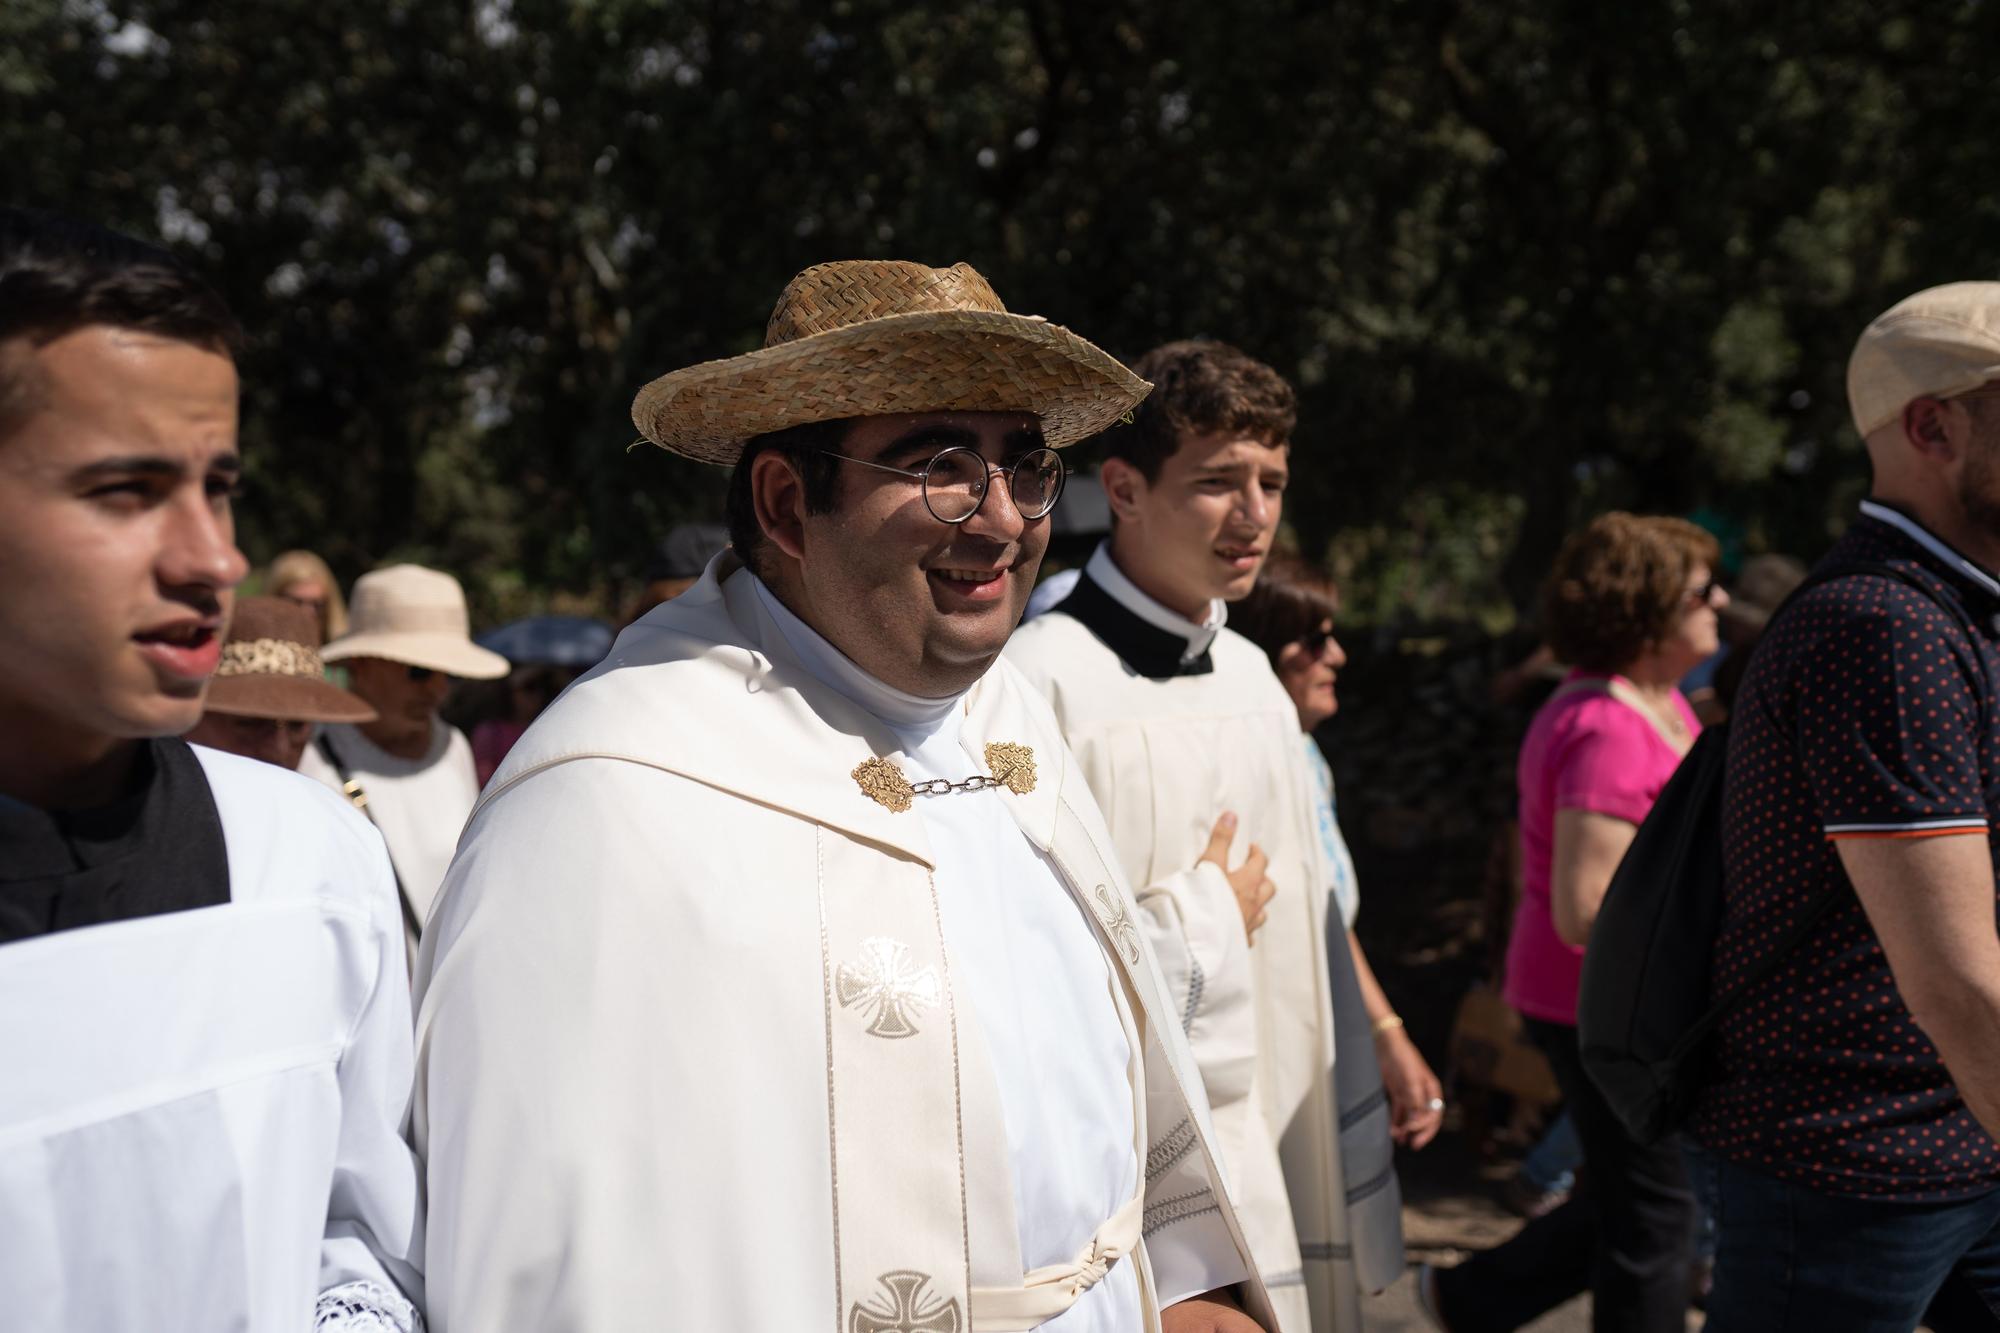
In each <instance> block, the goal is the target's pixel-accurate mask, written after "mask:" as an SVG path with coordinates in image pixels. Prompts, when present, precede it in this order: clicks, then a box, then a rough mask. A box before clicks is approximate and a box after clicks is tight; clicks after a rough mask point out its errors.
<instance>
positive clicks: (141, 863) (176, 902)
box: [0, 739, 230, 945]
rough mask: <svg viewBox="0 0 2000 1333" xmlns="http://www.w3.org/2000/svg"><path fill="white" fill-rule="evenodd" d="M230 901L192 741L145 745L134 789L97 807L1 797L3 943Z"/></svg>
mask: <svg viewBox="0 0 2000 1333" xmlns="http://www.w3.org/2000/svg"><path fill="white" fill-rule="evenodd" d="M229 900H230V894H229V853H228V849H227V847H226V846H225V845H224V844H223V838H222V817H221V815H220V814H219V813H218V812H217V811H216V808H215V797H214V796H213V795H212V794H211V793H210V792H209V789H208V775H207V774H206V773H204V772H203V771H202V767H201V761H200V760H199V759H197V758H195V756H194V751H192V750H191V749H189V748H188V744H187V742H186V741H182V740H177V739H176V740H150V741H146V742H144V743H143V745H142V748H141V750H140V754H139V759H138V763H137V765H136V766H135V768H134V771H133V775H132V785H131V787H130V788H129V789H128V790H127V791H126V793H125V794H124V795H123V796H121V797H119V798H118V799H117V800H115V801H113V802H111V803H110V804H109V805H104V806H99V807H97V808H96V809H92V810H72V811H48V810H42V809H38V808H36V807H34V806H31V805H24V804H22V803H21V802H19V801H13V800H9V799H7V798H6V797H0V945H4V944H7V943H9V942H10V941H14V940H22V939H31V938H33V937H34V936H37V935H47V934H50V933H52V932H55V931H59V930H74V929H76V928H78V927H80V926H96V925H103V924H105V923H107V922H111V921H126V920H130V919H132V918H134V917H142V916H155V915H158V914H159V913H162V912H182V911H187V910H189V909H191V908H196V907H212V906H216V905H217V904H220V903H226V902H228V901H229Z"/></svg>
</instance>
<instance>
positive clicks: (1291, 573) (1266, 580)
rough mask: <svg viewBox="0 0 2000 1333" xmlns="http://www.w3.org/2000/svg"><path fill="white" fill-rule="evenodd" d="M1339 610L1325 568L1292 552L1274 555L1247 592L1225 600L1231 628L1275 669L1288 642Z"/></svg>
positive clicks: (1306, 633) (1337, 599)
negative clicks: (1234, 600)
mask: <svg viewBox="0 0 2000 1333" xmlns="http://www.w3.org/2000/svg"><path fill="white" fill-rule="evenodd" d="M1339 610H1340V591H1339V589H1338V588H1336V587H1335V586H1334V583H1333V580H1332V579H1330V578H1328V577H1327V575H1326V571H1325V570H1323V569H1321V568H1320V567H1319V566H1317V565H1314V564H1311V563H1309V562H1307V561H1305V560H1303V559H1301V558H1300V557H1298V556H1295V555H1274V556H1272V557H1271V558H1270V559H1269V560H1268V561H1266V562H1265V564H1264V568H1263V570H1262V571H1261V572H1260V573H1259V574H1258V575H1257V584H1256V586H1255V587H1253V588H1251V589H1250V592H1249V594H1248V595H1247V596H1245V597H1244V598H1243V600H1241V601H1239V602H1231V603H1230V604H1229V628H1231V629H1233V630H1235V631H1236V632H1237V633H1238V634H1241V635H1242V636H1243V637H1244V638H1246V639H1248V640H1250V642H1252V643H1254V644H1256V645H1257V646H1258V647H1259V648H1262V649H1263V650H1264V656H1266V657H1268V658H1270V659H1271V665H1272V666H1273V667H1274V668H1275V667H1276V666H1277V665H1278V654H1280V653H1282V652H1284V651H1285V648H1286V646H1287V645H1289V644H1294V643H1297V642H1298V641H1299V640H1301V639H1303V638H1305V637H1306V635H1308V634H1311V633H1312V632H1313V631H1314V630H1316V629H1318V628H1319V627H1320V625H1321V623H1322V622H1324V621H1328V620H1332V619H1333V618H1334V616H1335V614H1336V613H1338V612H1339Z"/></svg>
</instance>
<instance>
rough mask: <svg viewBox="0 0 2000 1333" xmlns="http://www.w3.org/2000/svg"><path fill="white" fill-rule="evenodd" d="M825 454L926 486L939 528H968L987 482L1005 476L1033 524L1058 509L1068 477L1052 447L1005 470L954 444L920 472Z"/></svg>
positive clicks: (1029, 454) (928, 506)
mask: <svg viewBox="0 0 2000 1333" xmlns="http://www.w3.org/2000/svg"><path fill="white" fill-rule="evenodd" d="M824 452H825V454H826V456H827V457H828V458H841V459H845V460H846V461H848V462H850V463H859V464H861V466H863V467H872V468H874V469H875V470H876V471H877V472H893V473H895V474H896V475H897V476H899V477H908V478H910V479H911V480H913V481H917V482H920V483H922V485H923V491H924V508H926V509H928V510H930V511H931V517H932V518H934V519H936V520H937V521H938V522H940V523H953V524H957V523H964V522H967V521H969V520H970V519H971V518H972V516H973V515H974V514H976V513H978V512H979V510H980V508H981V507H982V506H984V505H985V503H986V493H987V491H988V490H990V489H991V487H990V486H989V484H988V483H989V482H990V481H991V480H992V477H993V474H994V473H996V472H997V473H1002V474H1005V476H1006V478H1007V493H1008V495H1009V496H1011V497H1012V498H1013V501H1014V508H1015V509H1016V510H1018V511H1019V512H1020V515H1021V517H1022V518H1024V519H1027V520H1028V521H1029V522H1033V521H1034V520H1036V519H1038V518H1041V517H1042V516H1043V515H1045V514H1047V513H1048V512H1049V511H1050V510H1051V509H1054V508H1055V507H1056V501H1057V500H1060V499H1061V498H1062V491H1063V482H1064V481H1065V480H1066V479H1067V478H1068V476H1069V470H1068V469H1067V468H1065V467H1064V466H1063V462H1062V459H1061V458H1060V457H1059V456H1058V455H1057V454H1056V451H1055V450H1053V449H1048V448H1042V449H1031V450H1029V451H1028V452H1027V453H1025V454H1023V455H1021V456H1020V457H1019V458H1017V459H1015V460H1014V461H1013V462H1012V463H1009V464H1007V465H1006V466H1005V467H995V466H993V465H992V464H990V463H988V462H987V461H986V459H985V458H984V457H982V456H981V454H980V453H979V451H978V450H977V449H971V448H968V447H966V446H965V445H962V444H955V445H953V446H952V447H951V448H949V449H945V450H941V451H940V452H938V453H937V454H936V455H934V456H933V457H932V458H931V461H930V462H928V463H926V464H924V466H923V468H922V469H921V470H919V471H915V472H912V471H911V470H910V469H908V468H900V467H890V466H889V465H888V464H887V463H872V462H870V461H869V460H867V459H865V458H856V457H854V456H853V455H852V454H837V453H835V452H833V450H831V449H828V450H825V451H824Z"/></svg>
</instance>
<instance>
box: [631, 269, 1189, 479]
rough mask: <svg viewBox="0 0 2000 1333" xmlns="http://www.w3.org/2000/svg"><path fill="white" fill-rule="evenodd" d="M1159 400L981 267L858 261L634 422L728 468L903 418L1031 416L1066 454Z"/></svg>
mask: <svg viewBox="0 0 2000 1333" xmlns="http://www.w3.org/2000/svg"><path fill="white" fill-rule="evenodd" d="M1152 387H1153V386H1152V385H1150V384H1148V383H1146V381H1144V380H1142V379H1140V378H1139V377H1138V376H1136V375H1134V374H1133V373H1132V372H1131V371H1129V370H1127V369H1126V368H1125V367H1124V366H1122V365H1120V364H1119V363H1118V361H1117V359H1116V358H1115V357H1112V356H1110V355H1109V354H1107V353H1105V352H1104V351H1102V350H1100V349H1099V348H1097V347H1095V346H1093V345H1092V344H1091V343H1089V342H1086V341H1085V340H1084V339H1082V338H1079V337H1077V336H1076V335H1075V334H1074V333H1071V332H1070V331H1069V330H1068V329H1065V328H1063V327H1062V326H1061V325H1059V324H1051V323H1049V322H1048V321H1047V320H1045V319H1043V318H1041V317H1040V316H1039V315H1014V314H1009V313H1008V312H1007V307H1006V306H1004V305H1002V304H1001V303H1000V298H999V297H998V296H996V295H994V293H993V289H992V288H991V287H990V286H988V285H987V283H986V279H984V278H982V277H980V276H979V274H978V273H976V272H974V271H973V269H972V268H971V266H970V265H967V264H953V265H952V266H951V267H950V268H928V267H926V266H925V265H923V264H912V263H906V262H903V261H900V260H878V259H856V260H843V261H841V262H839V263H832V264H819V265H815V266H814V267H812V268H809V269H807V270H806V271H805V272H803V273H801V274H799V275H798V276H797V277H795V278H793V279H792V280H791V281H790V282H789V283H787V284H785V290H784V292H783V293H782V294H781V295H780V296H779V297H778V304H777V307H776V308H775V309H774V310H772V311H771V322H770V323H769V325H767V326H766V327H765V330H764V346H763V347H762V348H761V349H759V350H758V351H755V352H746V353H745V354H743V355H742V356H733V357H729V358H728V359H726V360H722V361H706V362H703V363H702V364H701V365H698V366H689V367H688V368H687V369H685V370H676V371H674V372H673V373H672V374H670V375H663V376H661V377H660V378H659V379H656V380H654V381H653V382H652V383H651V384H648V385H647V386H646V387H645V388H643V389H641V390H639V396H638V397H637V398H635V399H634V400H633V401H632V421H633V423H634V424H636V425H637V426H638V427H639V431H640V433H641V434H643V435H644V436H645V437H646V438H647V439H649V440H651V441H652V442H653V443H654V444H657V445H659V446H660V447H661V448H663V449H668V450H671V451H672V452H674V453H677V454H681V455H683V456H685V457H688V458H693V459H697V460H699V461H701V462H704V463H721V464H725V465H728V464H733V463H735V461H736V459H737V456H738V455H740V454H741V453H742V452H743V441H744V440H746V439H748V438H749V437H751V436H753V435H762V434H764V433H765V432H767V431H774V430H784V429H786V428H787V427H791V426H802V425H805V424H806V423H807V422H812V421H832V420H836V419H840V418H845V417H872V416H888V415H890V414H892V413H898V412H948V411H959V412H1032V413H1034V414H1035V415H1036V416H1038V417H1040V418H1041V419H1042V433H1043V437H1044V438H1045V439H1046V440H1047V442H1048V444H1049V445H1050V446H1051V447H1053V448H1058V449H1060V448H1061V447H1062V446H1064V445H1066V444H1074V443H1076V441H1078V440H1081V439H1084V438H1086V437H1088V436H1091V435H1095V434H1096V433H1097V432H1099V431H1101V430H1103V429H1104V428H1105V427H1107V426H1109V425H1111V424H1112V423H1113V422H1114V421H1117V420H1118V419H1119V418H1120V417H1122V416H1124V415H1125V413H1127V412H1129V411H1131V410H1132V408H1133V407H1135V406H1137V405H1138V403H1139V402H1140V400H1142V399H1143V398H1145V396H1146V394H1147V393H1148V392H1149V391H1150V390H1151V389H1152Z"/></svg>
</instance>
